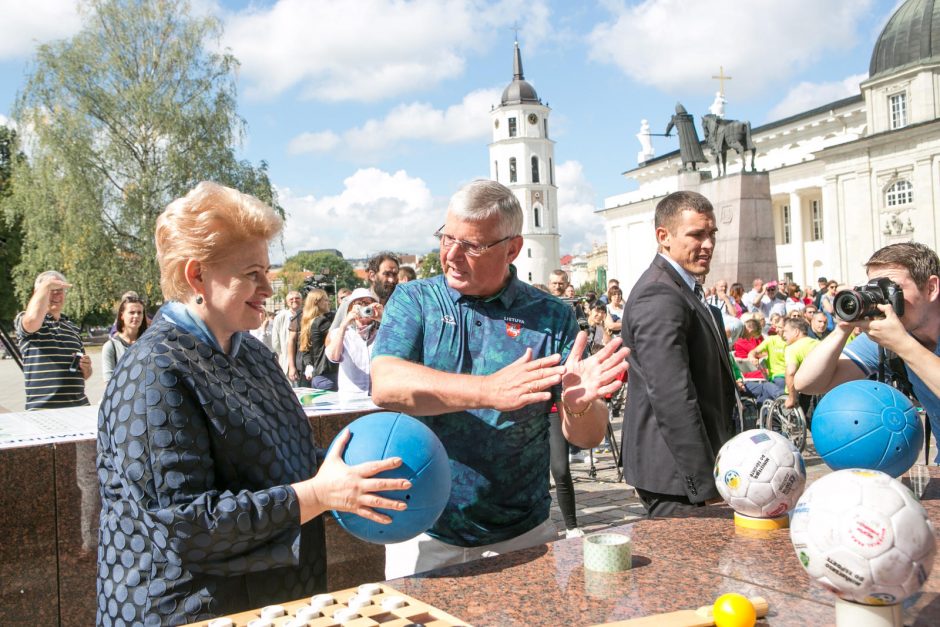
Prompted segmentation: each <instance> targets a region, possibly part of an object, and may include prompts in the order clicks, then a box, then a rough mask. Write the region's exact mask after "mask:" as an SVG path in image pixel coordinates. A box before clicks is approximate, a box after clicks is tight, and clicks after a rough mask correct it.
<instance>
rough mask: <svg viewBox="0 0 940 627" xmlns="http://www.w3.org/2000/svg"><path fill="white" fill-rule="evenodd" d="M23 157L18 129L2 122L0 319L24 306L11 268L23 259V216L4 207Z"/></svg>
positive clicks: (7, 318) (0, 137) (0, 141)
mask: <svg viewBox="0 0 940 627" xmlns="http://www.w3.org/2000/svg"><path fill="white" fill-rule="evenodd" d="M22 159H23V155H22V154H20V153H18V151H17V148H16V131H14V130H13V129H12V128H9V127H7V126H0V268H2V269H3V270H2V273H0V320H12V319H13V317H14V316H15V315H16V313H17V311H19V310H20V309H22V307H21V305H20V303H19V302H18V300H17V298H16V295H15V293H14V287H13V275H12V272H11V270H12V269H13V267H14V266H16V264H18V263H19V262H20V251H21V249H22V245H23V229H22V224H21V223H22V220H20V218H19V217H18V216H16V215H13V214H10V215H9V216H8V215H6V213H5V212H4V211H2V207H3V204H4V202H5V201H6V200H7V199H8V198H9V196H10V189H11V177H12V174H13V163H14V161H18V160H19V161H21V160H22Z"/></svg>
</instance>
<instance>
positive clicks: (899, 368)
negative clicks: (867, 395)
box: [878, 346, 930, 465]
mask: <svg viewBox="0 0 940 627" xmlns="http://www.w3.org/2000/svg"><path fill="white" fill-rule="evenodd" d="M885 366H887V368H888V369H889V370H890V371H891V376H890V381H889V380H888V376H887V374H886V373H885ZM878 381H879V382H880V383H887V384H888V385H893V386H894V387H895V388H897V389H898V390H899V391H900V392H901V393H902V394H904V395H905V396H906V397H908V398H909V399H911V401H913V402H915V403H916V402H920V401H918V400H917V397H916V396H915V395H914V386H913V385H911V380H910V378H909V377H908V376H907V366H905V365H904V360H903V359H901V358H900V357H899V356H898V354H897V353H895V352H894V351H890V350H887V349H885V348H884V347H883V346H879V347H878ZM924 463H925V464H928V465H929V464H930V418H929V417H927V416H926V415H925V420H924Z"/></svg>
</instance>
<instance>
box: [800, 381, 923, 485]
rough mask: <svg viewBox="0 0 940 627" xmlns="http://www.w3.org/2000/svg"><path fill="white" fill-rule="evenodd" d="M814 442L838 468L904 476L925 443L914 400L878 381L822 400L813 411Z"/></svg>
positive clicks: (834, 391)
mask: <svg viewBox="0 0 940 627" xmlns="http://www.w3.org/2000/svg"><path fill="white" fill-rule="evenodd" d="M812 431H813V444H814V445H815V446H816V451H817V452H818V453H819V455H820V456H821V457H822V458H823V461H825V462H826V464H827V465H828V466H829V467H830V468H832V469H833V470H842V469H844V468H867V469H869V470H880V471H882V472H884V473H887V474H889V475H891V476H892V477H898V476H900V475H902V474H904V473H905V472H906V471H907V470H908V469H909V468H910V467H911V466H912V465H913V464H914V460H915V459H916V458H917V454H918V453H919V452H920V449H921V446H922V445H923V443H924V427H923V425H922V424H921V421H920V418H919V417H918V415H917V410H915V409H914V406H913V404H911V401H910V400H908V398H907V397H906V396H904V395H903V394H901V393H900V392H899V391H897V390H896V389H894V388H893V387H891V386H890V385H886V384H884V383H878V382H876V381H850V382H848V383H843V384H842V385H840V386H838V387H836V388H833V389H832V390H831V391H830V392H829V393H828V394H826V395H825V396H823V397H822V400H821V401H819V404H818V405H817V406H816V411H815V412H814V413H813V429H812Z"/></svg>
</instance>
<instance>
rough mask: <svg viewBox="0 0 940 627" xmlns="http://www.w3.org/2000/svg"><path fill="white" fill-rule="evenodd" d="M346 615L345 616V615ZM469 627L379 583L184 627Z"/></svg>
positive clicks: (444, 613) (430, 606) (431, 606)
mask: <svg viewBox="0 0 940 627" xmlns="http://www.w3.org/2000/svg"><path fill="white" fill-rule="evenodd" d="M344 614H345V615H344ZM305 625H306V626H307V627H334V626H338V625H343V626H344V627H406V626H407V625H424V626H425V627H468V623H465V622H464V621H462V620H460V619H458V618H454V617H453V616H451V615H450V614H448V613H447V612H444V611H443V610H440V609H438V608H436V607H434V606H433V605H428V604H427V603H424V602H422V601H419V600H418V599H415V598H414V597H410V596H408V595H407V594H402V593H401V592H398V591H397V590H395V589H394V588H391V587H389V586H386V585H384V584H378V583H366V584H362V585H361V586H359V587H358V588H347V589H346V590H340V591H339V592H332V593H330V594H318V595H315V596H313V597H310V598H304V599H298V600H297V601H291V602H290V603H282V604H280V605H269V606H267V607H263V608H259V609H256V610H250V611H248V612H241V613H239V614H230V615H229V616H224V617H220V618H215V619H212V620H207V621H199V622H198V623H191V624H190V625H188V626H186V627H303V626H305Z"/></svg>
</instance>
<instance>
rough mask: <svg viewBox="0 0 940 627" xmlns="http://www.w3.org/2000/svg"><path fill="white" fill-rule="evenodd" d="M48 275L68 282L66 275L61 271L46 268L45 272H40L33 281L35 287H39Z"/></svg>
mask: <svg viewBox="0 0 940 627" xmlns="http://www.w3.org/2000/svg"><path fill="white" fill-rule="evenodd" d="M47 277H53V278H56V279H58V280H60V281H62V282H63V283H68V281H67V280H66V278H65V275H64V274H62V273H61V272H58V271H57V270H46V271H45V272H40V273H39V276H37V277H36V281H35V282H34V283H33V289H36V288H38V287H39V284H40V283H42V282H43V281H44V280H45V279H46V278H47Z"/></svg>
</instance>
